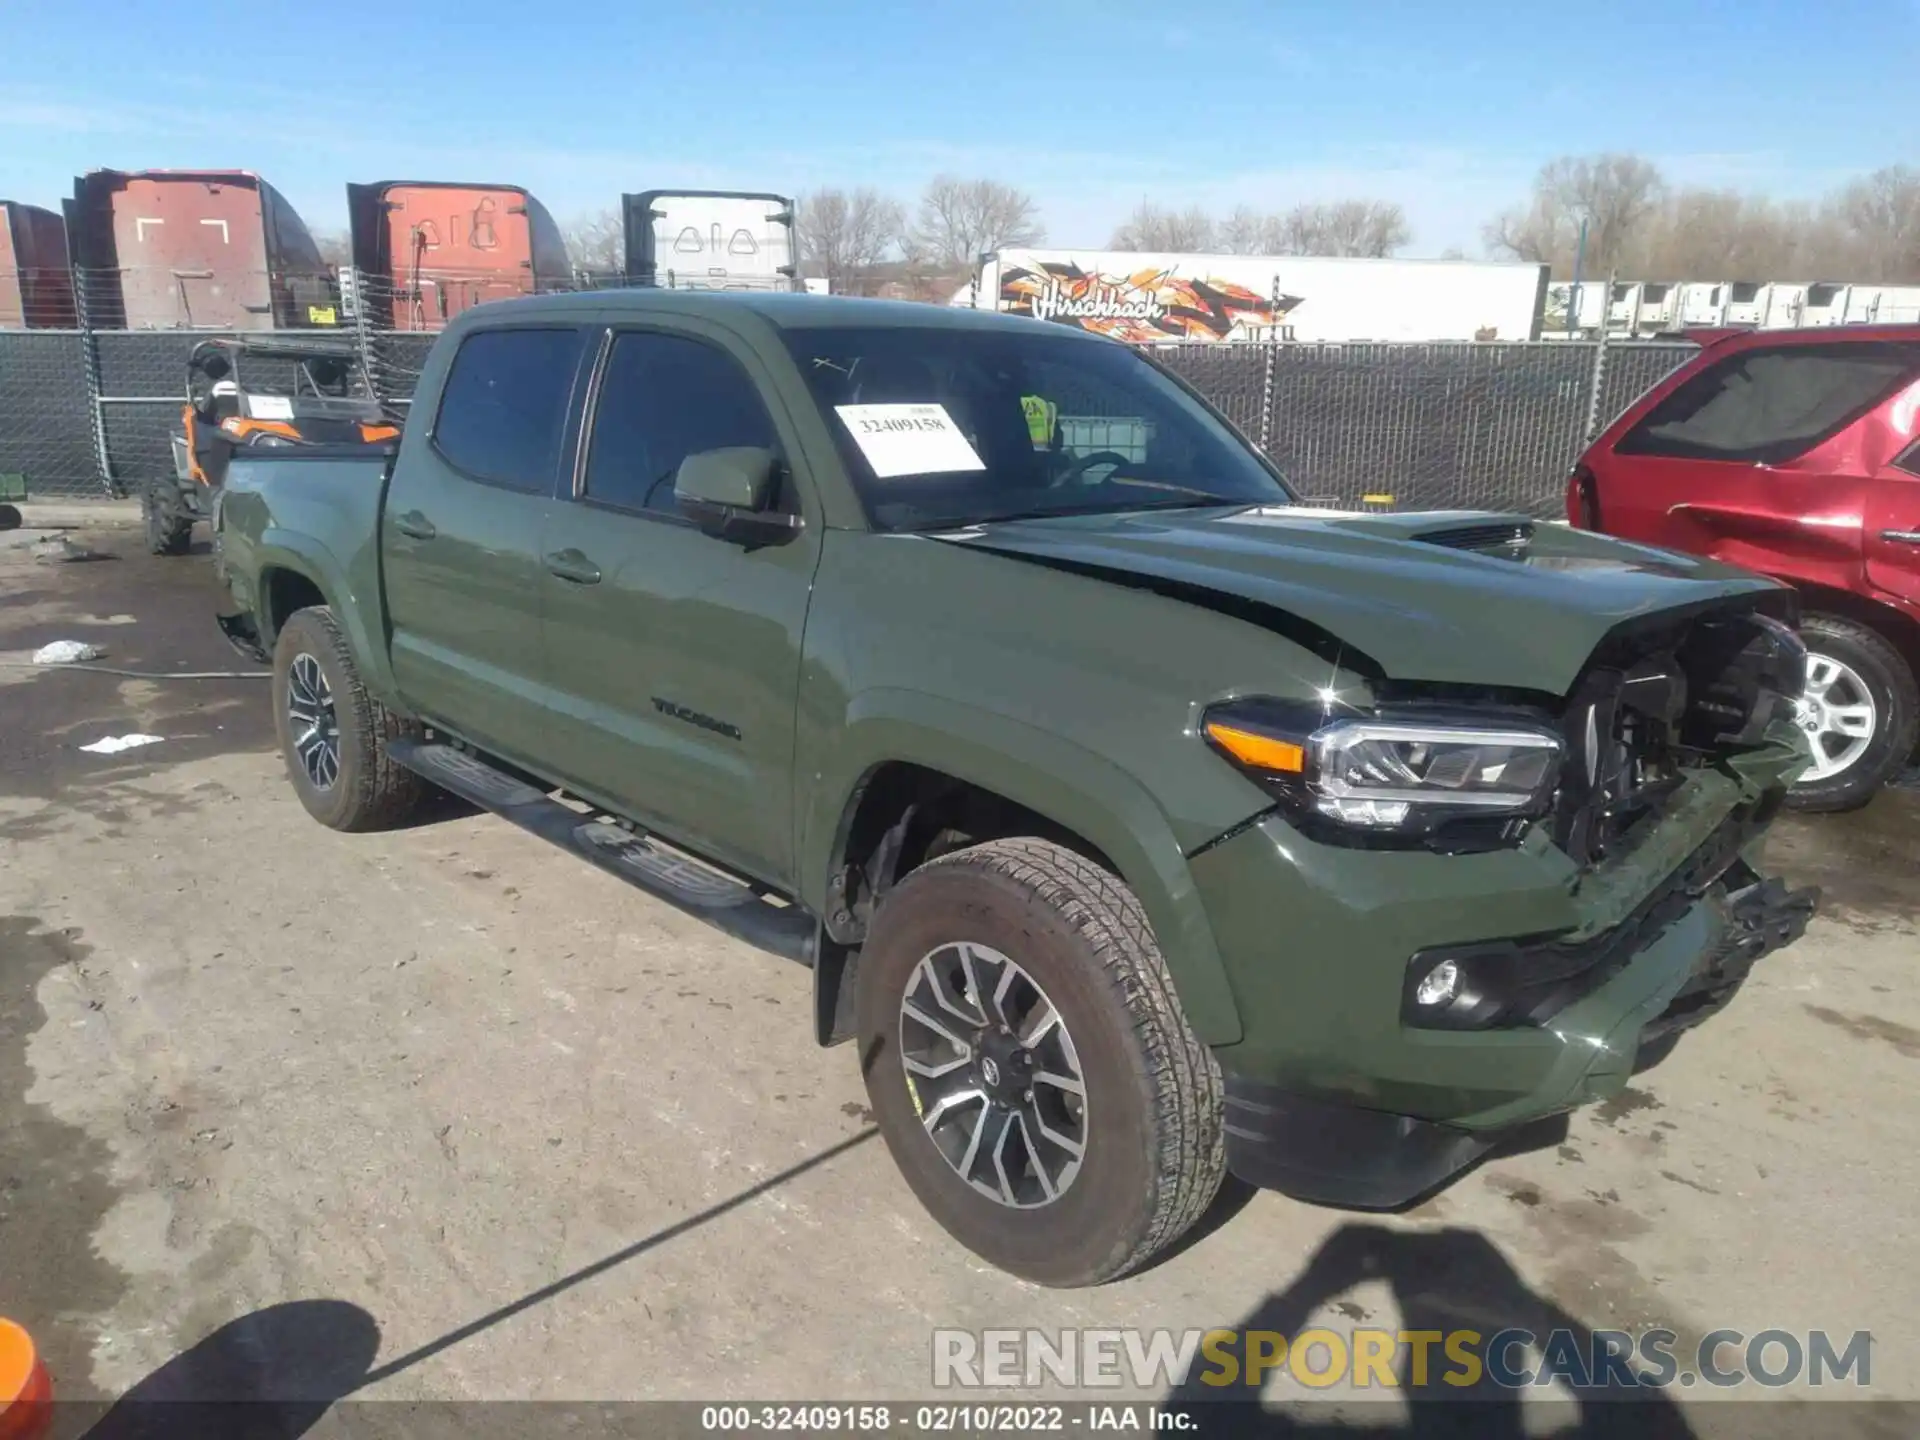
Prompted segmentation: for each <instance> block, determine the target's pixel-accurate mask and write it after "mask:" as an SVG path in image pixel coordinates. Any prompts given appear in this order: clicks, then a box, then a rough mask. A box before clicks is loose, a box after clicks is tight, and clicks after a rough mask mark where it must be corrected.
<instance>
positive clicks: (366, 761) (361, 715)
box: [273, 605, 432, 830]
mask: <svg viewBox="0 0 1920 1440" xmlns="http://www.w3.org/2000/svg"><path fill="white" fill-rule="evenodd" d="M303 654H305V655H311V656H312V657H313V658H314V659H315V660H317V661H319V663H320V669H321V672H322V674H324V675H325V676H326V681H327V688H328V690H330V691H331V692H332V696H333V709H334V716H335V719H336V722H337V724H338V727H339V741H340V770H339V774H338V775H337V776H336V777H335V779H334V781H333V783H332V784H331V785H329V786H327V787H326V788H325V789H321V788H319V787H317V786H316V785H315V784H314V783H313V782H312V780H310V779H309V778H308V776H307V772H306V768H305V767H304V766H303V765H302V764H301V763H300V759H299V756H298V754H297V753H296V751H295V749H294V744H293V734H292V729H291V722H290V717H289V716H288V713H287V690H288V676H289V674H290V672H291V671H292V669H293V663H294V660H295V658H296V657H298V656H300V655H303ZM273 728H274V734H275V735H276V736H278V737H279V741H280V755H281V759H282V760H284V761H285V762H286V767H287V778H288V779H289V780H290V781H292V783H293V789H294V793H295V794H296V795H298V796H299V797H300V803H301V804H302V805H304V806H305V807H306V810H307V813H308V814H309V815H311V816H313V818H314V819H316V820H318V821H319V822H320V823H321V824H322V825H325V826H326V827H327V828H329V829H331V830H386V829H390V828H392V827H393V826H395V825H399V824H402V823H404V822H405V821H406V820H407V819H408V818H410V817H411V816H412V815H413V813H414V812H415V811H416V810H417V809H418V808H419V806H420V803H421V801H422V800H424V799H425V798H426V796H427V795H428V793H429V792H430V791H431V789H432V787H431V786H429V785H428V784H427V782H426V781H425V780H423V779H421V778H420V777H419V776H418V775H416V774H414V773H413V771H411V770H408V769H406V768H405V767H404V766H402V765H398V764H396V763H395V762H394V761H393V760H392V759H391V758H390V757H389V756H388V755H387V742H388V741H389V740H400V739H417V738H418V737H419V736H420V735H421V733H422V727H421V725H420V723H419V722H418V721H416V720H410V719H408V718H406V717H405V716H402V715H398V714H396V713H395V712H393V711H392V710H389V709H388V708H387V707H386V706H384V705H382V704H381V703H380V702H379V701H378V700H375V699H374V698H373V697H372V696H371V695H369V694H368V693H367V689H366V686H365V685H364V684H362V683H361V680H360V672H359V670H358V669H356V668H355V666H354V663H353V655H352V652H351V651H349V650H348V649H347V642H346V637H345V636H344V635H342V634H341V633H340V623H339V621H337V620H335V619H334V617H333V611H332V609H331V608H329V607H328V606H325V605H316V606H313V607H311V608H309V609H306V610H296V611H295V612H294V613H293V614H292V615H291V616H289V617H288V619H287V623H286V624H285V625H283V626H282V627H281V628H280V636H279V639H278V640H277V641H276V642H275V644H274V647H273Z"/></svg>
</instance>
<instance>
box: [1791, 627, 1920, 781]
mask: <svg viewBox="0 0 1920 1440" xmlns="http://www.w3.org/2000/svg"><path fill="white" fill-rule="evenodd" d="M1800 634H1801V638H1802V639H1804V640H1805V641H1806V642H1807V691H1806V695H1805V697H1804V698H1803V699H1802V700H1801V702H1800V708H1799V717H1798V718H1799V721H1800V727H1801V729H1802V730H1804V731H1805V732H1806V735H1807V740H1808V743H1809V745H1810V746H1811V748H1812V750H1813V761H1812V763H1811V764H1810V765H1809V766H1808V767H1807V769H1806V771H1805V772H1803V773H1802V775H1801V777H1800V779H1799V781H1798V782H1797V783H1796V784H1795V785H1794V787H1793V789H1792V790H1791V791H1789V792H1788V796H1787V803H1788V804H1790V805H1792V806H1793V807H1794V808H1795V809H1799V810H1816V811H1818V810H1852V809H1855V808H1857V807H1858V806H1861V805H1864V804H1866V803H1867V802H1868V801H1869V800H1871V799H1872V798H1873V797H1874V795H1875V794H1876V793H1877V792H1878V791H1879V789H1880V787H1881V786H1882V785H1884V784H1885V783H1886V782H1887V781H1888V780H1889V779H1891V778H1892V777H1893V775H1894V774H1896V773H1897V772H1898V771H1899V770H1901V769H1902V768H1903V767H1904V766H1905V765H1906V763H1907V760H1908V758H1909V757H1910V756H1911V755H1912V754H1913V747H1914V743H1915V739H1916V732H1917V731H1920V686H1917V685H1916V682H1915V679H1914V674H1913V670H1912V668H1911V667H1910V666H1909V665H1908V664H1907V662H1906V660H1905V659H1904V658H1902V656H1901V654H1900V652H1899V651H1898V650H1896V649H1895V648H1894V647H1893V646H1892V645H1891V644H1889V643H1888V642H1887V641H1886V640H1885V639H1884V638H1883V637H1882V636H1880V635H1878V634H1876V633H1875V632H1874V631H1872V630H1869V629H1868V628H1867V627H1866V626H1864V625H1860V624H1856V623H1855V622H1854V621H1851V620H1843V619H1841V618H1840V617H1838V616H1836V615H1809V616H1808V617H1807V618H1806V619H1805V621H1803V622H1802V624H1801V627H1800Z"/></svg>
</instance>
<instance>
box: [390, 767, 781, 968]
mask: <svg viewBox="0 0 1920 1440" xmlns="http://www.w3.org/2000/svg"><path fill="white" fill-rule="evenodd" d="M387 753H388V754H389V755H391V756H392V757H393V758H394V759H395V760H397V761H398V762H399V763H400V764H402V765H404V766H406V767H407V769H409V770H411V771H413V772H414V773H415V774H416V775H419V776H422V777H424V778H425V779H427V780H431V781H432V782H433V783H434V784H435V785H438V786H439V787H440V788H441V789H443V790H450V791H452V792H453V793H454V794H455V795H458V796H459V797H460V798H461V799H463V800H469V801H471V802H472V803H474V804H475V805H478V806H480V807H481V808H482V809H485V810H491V811H492V812H493V813H494V814H496V815H498V816H500V817H502V818H503V819H506V820H511V821H512V822H513V823H514V824H516V825H518V826H519V827H520V828H521V829H522V830H528V831H531V832H532V833H533V834H535V835H538V836H539V837H540V838H541V839H542V840H548V841H551V842H552V843H553V844H555V845H558V846H559V847H560V848H561V849H563V850H567V851H571V852H572V853H573V854H575V855H578V856H579V857H580V858H581V859H583V860H587V861H590V862H592V863H593V864H595V865H597V866H599V867H600V868H601V869H602V870H605V871H607V872H608V873H609V874H611V875H618V876H619V877H620V878H621V879H622V880H625V881H626V882H627V883H628V884H629V885H633V886H635V887H637V888H639V889H641V890H644V891H646V892H647V894H649V895H651V896H653V897H654V898H655V899H656V900H664V901H666V902H667V904H669V905H671V906H673V907H674V908H675V909H677V910H681V911H684V912H685V913H686V914H688V915H692V916H695V917H696V918H698V919H701V920H705V921H706V922H707V923H708V924H710V925H713V926H714V927H716V928H717V929H720V930H723V931H725V932H726V933H727V934H729V935H731V936H733V937H734V939H736V940H744V941H745V942H746V943H747V944H749V945H754V946H757V947H759V948H760V949H762V950H768V951H771V952H772V953H773V954H775V955H779V956H781V957H783V958H785V959H788V960H798V961H799V962H800V963H801V964H803V965H811V964H812V963H813V956H814V936H815V931H816V930H817V929H818V926H817V925H816V923H815V921H814V917H813V916H812V915H811V914H809V913H808V912H807V910H806V908H805V907H804V906H800V905H779V904H775V903H773V902H771V901H769V900H767V899H765V898H764V897H763V896H762V895H761V894H760V892H759V891H757V890H755V889H754V888H753V887H752V886H751V885H749V884H747V883H746V882H744V881H741V880H738V879H735V878H734V877H733V876H731V875H728V874H726V873H723V872H722V871H719V870H715V869H713V868H711V867H709V866H707V865H703V864H701V863H700V862H698V861H696V860H693V859H691V858H689V857H687V856H685V855H681V854H679V853H678V852H676V851H673V850H670V849H668V848H666V847H665V846H663V845H660V844H658V843H657V842H655V841H653V840H651V839H650V838H648V837H647V836H646V835H644V834H639V833H636V832H635V831H632V830H628V829H626V828H624V827H622V826H619V825H615V824H613V823H612V822H610V821H607V820H602V819H598V818H596V817H594V816H592V815H586V814H582V813H581V812H580V811H578V810H574V809H571V808H569V807H568V806H566V805H563V804H561V803H560V802H559V801H558V800H555V799H553V798H552V797H551V796H549V795H547V794H545V793H544V792H542V791H540V790H537V789H535V788H534V787H533V786H531V785H529V784H527V783H526V782H525V781H522V780H519V779H517V778H515V777H514V776H512V775H510V774H508V773H507V772H506V771H504V770H500V769H497V768H496V767H494V766H492V765H489V764H487V763H486V762H485V761H484V760H480V759H476V758H475V757H474V756H472V755H469V754H467V753H466V752H465V751H464V750H456V749H454V748H453V747H452V746H451V745H437V744H430V743H428V742H425V741H420V740H390V741H388V742H387Z"/></svg>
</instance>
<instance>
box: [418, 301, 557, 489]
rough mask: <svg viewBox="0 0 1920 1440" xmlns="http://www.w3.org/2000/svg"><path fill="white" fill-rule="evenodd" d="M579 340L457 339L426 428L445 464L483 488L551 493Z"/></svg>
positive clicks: (496, 335) (548, 334)
mask: <svg viewBox="0 0 1920 1440" xmlns="http://www.w3.org/2000/svg"><path fill="white" fill-rule="evenodd" d="M581 343H582V334H581V332H580V331H579V330H576V329H515V330H481V331H477V332H475V333H474V334H472V335H469V336H468V337H467V338H466V339H465V340H463V341H462V342H461V344H460V351H459V353H458V354H457V355H455V356H454V357H453V365H452V367H451V368H450V369H449V370H448V372H447V383H446V385H445V386H444V387H443V388H442V390H441V392H440V413H439V415H438V416H437V417H436V418H435V420H434V424H433V443H434V446H435V448H436V449H438V450H439V452H440V453H441V455H442V456H444V457H445V459H446V460H447V463H449V464H450V465H452V466H453V467H454V468H455V469H456V470H459V471H461V472H462V473H463V474H465V475H467V476H469V477H471V478H472V479H475V480H484V481H486V482H487V483H488V484H491V485H502V486H505V487H506V488H508V489H510V490H521V491H525V492H526V493H528V494H530V495H546V494H550V493H552V490H553V476H554V470H555V468H556V466H557V465H558V464H559V460H560V446H561V437H562V436H563V434H564V433H565V431H566V426H567V401H568V399H569V397H570V396H571V395H572V393H573V380H574V373H575V371H576V370H578V368H579V365H580V349H581Z"/></svg>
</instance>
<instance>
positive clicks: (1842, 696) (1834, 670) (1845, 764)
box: [1795, 652, 1880, 785]
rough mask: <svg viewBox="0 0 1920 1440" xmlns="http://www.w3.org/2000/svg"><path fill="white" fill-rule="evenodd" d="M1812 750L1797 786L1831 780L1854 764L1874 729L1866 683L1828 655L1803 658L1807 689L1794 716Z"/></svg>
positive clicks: (1874, 708)
mask: <svg viewBox="0 0 1920 1440" xmlns="http://www.w3.org/2000/svg"><path fill="white" fill-rule="evenodd" d="M1795 718H1796V720H1797V721H1798V722H1799V725H1800V728H1801V729H1802V730H1804V731H1805V732H1806V735H1807V741H1808V743H1809V745H1811V747H1812V749H1813V763H1812V764H1811V765H1809V766H1808V767H1807V769H1806V772H1805V773H1804V774H1802V775H1801V777H1800V783H1801V784H1803V785H1805V784H1809V783H1812V782H1814V781H1820V780H1831V779H1832V778H1833V777H1834V776H1836V775H1838V774H1839V773H1840V772H1841V771H1843V770H1846V769H1849V768H1850V767H1852V766H1853V765H1855V764H1857V763H1859V760H1860V757H1861V756H1863V755H1865V754H1866V753H1867V750H1868V748H1869V747H1870V746H1871V745H1872V744H1873V737H1874V736H1875V735H1876V734H1877V733H1878V731H1879V723H1880V711H1879V706H1878V705H1876V704H1875V703H1874V698H1873V692H1872V691H1871V690H1869V689H1868V688H1867V682H1866V681H1864V680H1863V679H1861V678H1860V674H1859V672H1858V671H1857V670H1855V669H1854V668H1853V667H1852V666H1851V665H1848V664H1846V663H1845V662H1844V661H1840V660H1836V659H1835V658H1834V657H1833V656H1831V655H1822V654H1819V653H1818V652H1814V653H1812V654H1809V655H1808V656H1807V688H1806V693H1805V694H1804V695H1802V696H1801V698H1800V703H1799V707H1798V711H1797V714H1796V716H1795Z"/></svg>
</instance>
